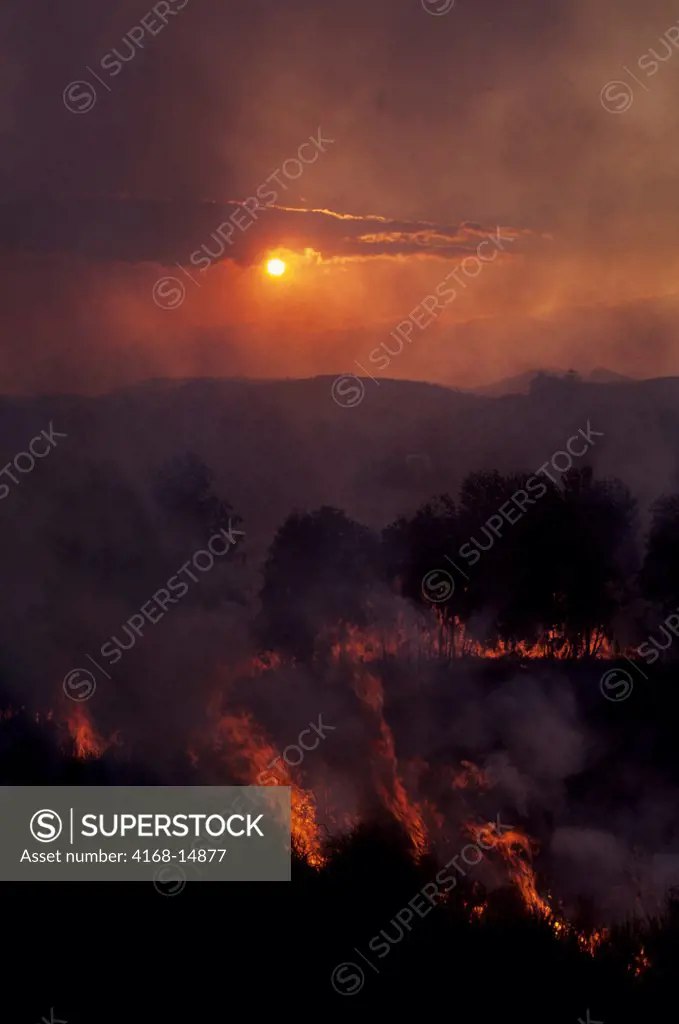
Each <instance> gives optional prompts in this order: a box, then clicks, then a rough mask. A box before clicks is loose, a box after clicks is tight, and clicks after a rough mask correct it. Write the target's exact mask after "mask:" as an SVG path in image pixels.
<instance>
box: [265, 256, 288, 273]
mask: <svg viewBox="0 0 679 1024" xmlns="http://www.w3.org/2000/svg"><path fill="white" fill-rule="evenodd" d="M285 270H286V267H285V263H284V262H283V260H269V262H268V263H267V265H266V272H267V274H271V275H272V277H280V276H281V274H284V273H285Z"/></svg>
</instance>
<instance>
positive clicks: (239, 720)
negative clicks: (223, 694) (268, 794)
mask: <svg viewBox="0 0 679 1024" xmlns="http://www.w3.org/2000/svg"><path fill="white" fill-rule="evenodd" d="M219 732H220V733H221V735H222V737H223V738H224V739H225V740H226V742H227V743H228V745H229V748H230V753H229V762H230V764H231V767H232V768H233V770H234V771H235V772H236V773H237V774H238V775H239V776H240V777H241V778H242V779H243V780H244V782H245V783H246V784H248V785H275V786H290V812H291V830H292V836H293V841H294V843H295V845H296V848H297V849H298V850H300V851H301V852H302V853H303V855H304V856H305V857H306V859H307V861H308V863H309V864H311V865H312V867H315V868H321V867H323V865H324V864H325V860H326V859H325V857H324V855H323V853H322V844H321V840H320V837H319V828H318V825H317V823H316V802H315V800H314V797H313V796H312V795H311V794H310V793H307V792H305V790H303V789H302V788H301V787H300V786H298V785H297V784H296V783H295V782H294V781H293V780H292V778H291V776H290V772H289V771H288V768H287V766H286V765H285V762H284V761H283V759H282V758H277V754H276V751H275V749H274V747H273V746H272V745H271V744H270V743H269V742H268V741H267V740H266V739H265V737H264V734H263V732H262V731H261V729H260V728H259V727H258V725H257V723H256V722H255V720H254V718H253V717H252V715H250V714H249V713H247V712H243V713H241V714H239V715H226V716H225V717H223V718H222V719H221V720H220V722H219ZM274 761H275V762H276V763H275V765H272V762H274ZM262 776H265V778H262ZM258 780H261V781H258Z"/></svg>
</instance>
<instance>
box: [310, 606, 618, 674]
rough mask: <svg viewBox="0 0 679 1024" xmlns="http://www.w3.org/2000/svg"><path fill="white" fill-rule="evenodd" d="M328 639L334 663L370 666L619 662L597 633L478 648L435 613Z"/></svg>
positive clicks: (548, 634) (459, 625) (545, 635)
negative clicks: (512, 660)
mask: <svg viewBox="0 0 679 1024" xmlns="http://www.w3.org/2000/svg"><path fill="white" fill-rule="evenodd" d="M340 634H341V635H340ZM328 638H329V640H330V648H331V652H332V655H333V657H334V658H337V657H338V655H339V654H340V653H341V654H342V655H343V656H344V657H351V658H353V659H354V660H355V661H357V662H358V661H375V660H377V659H379V658H381V659H386V658H398V659H400V660H408V659H422V658H424V659H440V658H445V659H451V658H462V657H473V658H491V659H497V658H506V657H509V656H513V657H518V658H524V659H530V660H534V659H537V658H555V659H557V660H560V661H563V660H567V659H573V658H582V657H590V658H592V657H593V658H596V659H599V660H611V659H614V658H616V657H618V654H617V652H616V650H614V647H613V644H612V643H611V641H610V640H609V638H608V637H607V636H606V634H605V633H604V631H603V630H600V629H594V630H593V631H592V633H591V634H590V635H589V636H585V637H577V638H569V637H568V636H567V635H566V634H565V632H563V631H562V630H558V629H556V628H549V629H545V630H543V632H542V633H541V635H540V636H539V637H538V639H537V640H535V641H534V642H532V643H531V642H529V641H527V640H516V641H509V640H496V641H494V642H493V643H483V642H482V641H481V640H479V639H477V638H476V637H475V636H474V635H473V633H472V632H471V631H470V630H469V628H468V626H467V625H466V624H465V623H464V622H462V620H461V619H460V618H459V617H458V616H455V617H454V618H453V619H445V618H444V616H443V613H442V612H441V610H440V609H437V610H436V611H435V612H434V613H433V615H431V616H429V617H427V618H424V617H421V616H420V617H418V618H417V619H411V620H409V621H406V617H405V616H404V615H403V614H399V615H398V616H396V618H395V621H394V623H393V625H392V627H391V628H389V629H388V630H379V629H361V628H360V627H358V626H346V625H343V626H341V627H339V628H335V629H333V630H330V631H329V634H328V637H323V638H319V639H321V640H327V639H328Z"/></svg>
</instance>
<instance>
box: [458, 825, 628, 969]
mask: <svg viewBox="0 0 679 1024" xmlns="http://www.w3.org/2000/svg"><path fill="white" fill-rule="evenodd" d="M467 830H468V831H469V833H470V834H471V835H472V836H473V838H474V840H475V842H477V843H480V844H481V845H482V846H483V847H484V848H485V849H488V848H492V849H495V850H497V851H498V852H499V853H500V855H501V856H502V858H503V860H504V861H505V862H506V864H507V865H508V868H509V875H510V878H511V880H512V882H513V883H514V885H516V887H517V889H518V890H519V892H520V893H521V897H522V899H523V902H524V905H525V907H526V909H527V910H528V911H529V912H530V913H532V914H535V915H536V916H538V917H541V918H542V919H543V920H544V921H546V922H547V923H548V924H549V925H550V927H551V928H552V931H553V932H554V934H555V935H558V936H560V937H566V936H569V935H574V936H575V937H576V939H577V942H578V945H579V946H580V948H581V949H582V950H584V951H586V952H587V953H589V954H590V955H592V956H594V954H595V952H596V950H597V949H598V948H599V946H600V945H601V943H602V942H604V941H605V940H606V939H607V938H608V935H609V932H608V930H607V929H605V928H603V929H601V930H600V931H599V930H594V931H592V932H591V933H586V932H579V931H577V930H576V929H575V928H573V926H572V925H571V924H569V923H568V921H566V920H564V918H563V917H561V916H560V915H559V914H558V913H557V912H556V911H555V910H554V909H553V907H552V906H551V905H550V903H549V901H548V900H546V899H544V898H543V897H542V896H541V895H540V893H539V892H538V890H537V884H536V881H535V872H534V871H533V863H532V862H533V855H534V853H536V852H537V845H536V843H535V841H534V840H533V839H531V838H530V837H529V836H527V835H526V834H525V833H524V832H521V831H520V829H518V828H509V829H503V834H502V835H500V833H499V832H498V831H497V830H496V826H495V824H494V823H493V822H490V823H489V824H486V825H477V824H469V825H467Z"/></svg>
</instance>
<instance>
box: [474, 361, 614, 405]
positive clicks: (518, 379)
mask: <svg viewBox="0 0 679 1024" xmlns="http://www.w3.org/2000/svg"><path fill="white" fill-rule="evenodd" d="M573 373H574V371H573V370H559V369H544V368H542V369H539V370H525V371H524V372H523V373H518V374H516V376H514V377H505V378H503V379H502V380H498V381H494V382H493V383H492V384H483V385H481V387H478V388H470V389H469V390H470V391H471V392H472V394H475V395H486V396H488V397H489V398H496V397H499V396H501V395H527V394H528V393H529V391H530V389H531V385H532V383H533V381H534V380H535V379H536V378H537V377H557V378H561V379H564V378H567V377H568V375H569V374H573ZM577 377H578V378H579V379H580V380H581V381H582V382H583V383H586V384H616V383H622V382H623V381H631V380H633V379H634V378H633V377H627V376H625V374H623V373H616V372H615V371H614V370H608V369H607V368H606V367H605V366H597V367H596V369H594V370H591V371H590V372H589V373H588V374H577Z"/></svg>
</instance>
